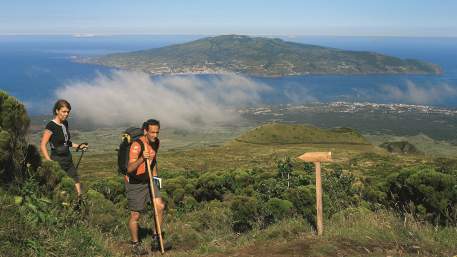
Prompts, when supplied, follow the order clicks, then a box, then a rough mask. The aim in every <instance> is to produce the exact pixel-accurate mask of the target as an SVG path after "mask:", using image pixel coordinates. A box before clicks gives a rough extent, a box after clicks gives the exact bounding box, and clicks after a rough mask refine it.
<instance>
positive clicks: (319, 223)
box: [314, 162, 324, 236]
mask: <svg viewBox="0 0 457 257" xmlns="http://www.w3.org/2000/svg"><path fill="white" fill-rule="evenodd" d="M314 165H315V167H316V211H317V215H316V219H317V235H318V236H320V235H322V232H324V221H323V212H322V181H321V163H320V162H315V163H314Z"/></svg>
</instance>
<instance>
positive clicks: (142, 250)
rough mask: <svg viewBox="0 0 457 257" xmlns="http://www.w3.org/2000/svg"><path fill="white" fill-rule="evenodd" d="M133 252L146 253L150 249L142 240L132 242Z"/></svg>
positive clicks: (137, 253) (135, 253)
mask: <svg viewBox="0 0 457 257" xmlns="http://www.w3.org/2000/svg"><path fill="white" fill-rule="evenodd" d="M132 253H133V254H134V255H138V256H140V255H146V254H148V251H147V250H146V249H145V248H144V247H143V245H142V244H141V243H140V242H132Z"/></svg>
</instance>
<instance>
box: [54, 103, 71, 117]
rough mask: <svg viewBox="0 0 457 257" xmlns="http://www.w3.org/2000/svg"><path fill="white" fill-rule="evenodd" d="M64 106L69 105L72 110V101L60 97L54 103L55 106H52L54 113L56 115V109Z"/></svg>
mask: <svg viewBox="0 0 457 257" xmlns="http://www.w3.org/2000/svg"><path fill="white" fill-rule="evenodd" d="M62 107H67V108H68V110H69V111H71V105H70V103H69V102H68V101H67V100H65V99H59V100H57V102H56V103H55V104H54V108H52V114H53V115H56V111H57V110H60V108H62Z"/></svg>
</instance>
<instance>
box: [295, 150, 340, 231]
mask: <svg viewBox="0 0 457 257" xmlns="http://www.w3.org/2000/svg"><path fill="white" fill-rule="evenodd" d="M298 159H300V160H303V161H305V162H314V166H315V167H316V211H317V215H316V217H317V235H319V236H320V235H322V233H323V232H324V221H323V209H322V180H321V162H331V161H332V153H331V152H309V153H304V154H302V155H301V156H299V157H298Z"/></svg>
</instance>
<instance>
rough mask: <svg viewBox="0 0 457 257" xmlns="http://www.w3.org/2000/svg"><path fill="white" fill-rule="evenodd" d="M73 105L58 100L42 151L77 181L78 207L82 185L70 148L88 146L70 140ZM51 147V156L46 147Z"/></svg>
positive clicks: (46, 130)
mask: <svg viewBox="0 0 457 257" xmlns="http://www.w3.org/2000/svg"><path fill="white" fill-rule="evenodd" d="M70 111H71V105H70V103H69V102H68V101H66V100H64V99H60V100H57V102H56V103H55V104H54V108H53V109H52V113H53V115H54V119H52V120H51V121H50V122H49V123H48V124H47V125H46V128H45V130H44V132H43V136H42V137H41V143H40V150H41V153H42V154H43V156H44V158H45V159H46V160H49V161H50V160H53V161H56V162H58V163H59V164H60V167H61V168H62V169H63V170H64V171H65V172H66V173H67V174H68V176H70V177H71V178H72V179H73V180H74V181H75V189H76V193H77V196H78V205H79V203H80V201H81V183H80V181H79V174H78V171H77V170H76V168H75V165H74V164H73V159H72V157H71V152H70V147H73V148H76V149H82V150H85V149H87V147H88V144H86V143H82V144H75V143H73V142H71V140H70V131H69V129H68V121H67V118H68V116H69V115H70ZM48 143H49V145H50V147H51V156H49V153H48V149H47V148H46V145H47V144H48Z"/></svg>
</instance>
